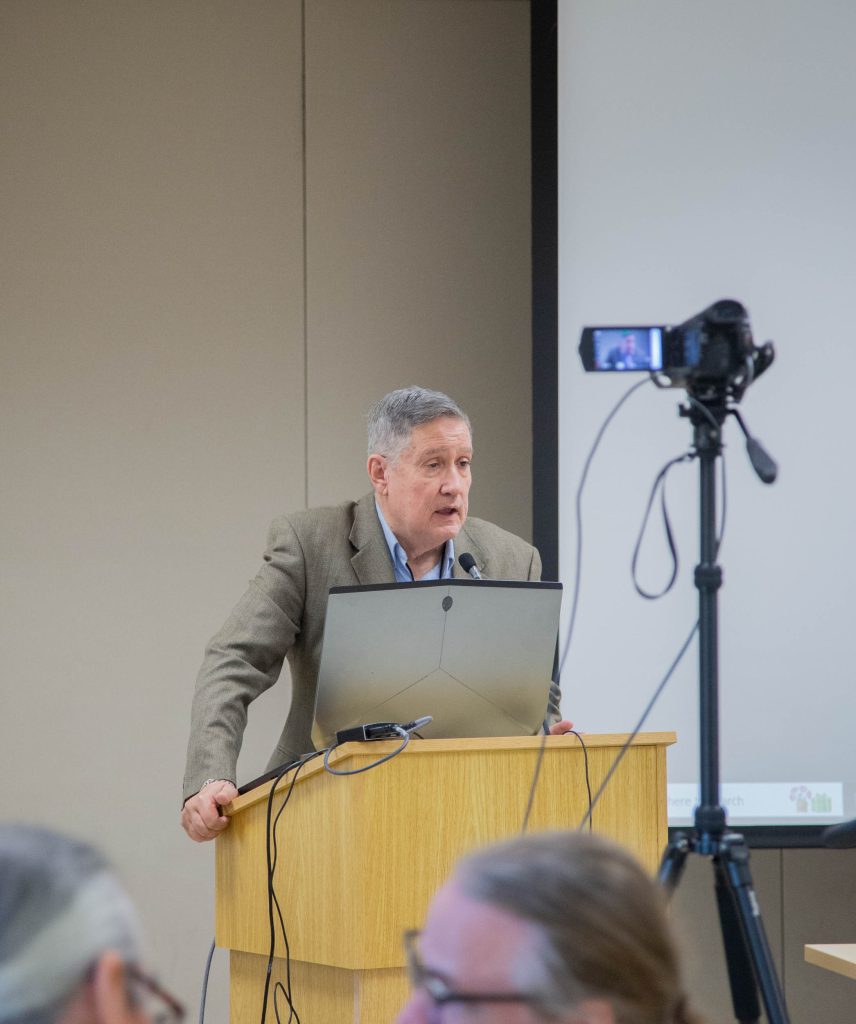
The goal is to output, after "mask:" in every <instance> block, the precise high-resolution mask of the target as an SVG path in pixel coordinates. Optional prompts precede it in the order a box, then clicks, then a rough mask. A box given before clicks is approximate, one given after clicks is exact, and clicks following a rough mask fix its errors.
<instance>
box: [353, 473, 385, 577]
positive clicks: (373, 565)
mask: <svg viewBox="0 0 856 1024" xmlns="http://www.w3.org/2000/svg"><path fill="white" fill-rule="evenodd" d="M349 540H350V542H351V545H352V547H354V548H355V549H356V550H355V553H354V555H353V556H352V558H351V566H352V567H353V570H354V572H355V574H356V577H357V579H358V580H359V581H360V583H361V584H362V585H363V586H367V585H368V584H370V583H395V572H394V571H393V568H392V558H391V557H390V554H389V548H388V547H387V544H386V538H385V537H384V535H383V530H382V529H381V526H380V521H379V520H378V517H377V511H376V510H375V498H374V493H373V492H372V493H371V494H367V495H365V496H364V497H362V498H360V500H359V501H358V502H357V504H356V505H355V507H354V525H353V526H352V527H351V533H350V536H349Z"/></svg>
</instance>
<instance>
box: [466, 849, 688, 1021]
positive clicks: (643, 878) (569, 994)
mask: <svg viewBox="0 0 856 1024" xmlns="http://www.w3.org/2000/svg"><path fill="white" fill-rule="evenodd" d="M456 878H457V880H458V882H459V883H460V885H461V888H462V889H463V891H464V892H465V893H466V894H467V896H469V897H470V898H472V899H476V900H480V901H483V902H485V903H490V904H491V905H493V906H496V907H500V908H502V909H503V910H506V911H508V912H509V913H511V914H513V915H514V916H515V917H518V918H520V919H522V920H524V921H527V922H529V923H531V924H533V925H535V926H536V928H537V930H538V932H539V934H540V936H541V940H542V941H541V943H540V949H539V950H538V953H539V957H538V960H539V964H538V969H539V971H540V973H541V974H542V978H541V979H540V986H539V988H540V994H543V996H544V1006H545V1009H546V1012H547V1014H548V1015H549V1014H554V1015H557V1016H559V1015H561V1014H562V1013H566V1012H567V1011H568V1009H570V1008H572V1007H573V1006H575V1005H576V1004H578V1003H579V1002H580V1001H581V1000H583V999H586V998H602V999H605V1000H606V1001H608V1002H609V1004H610V1005H611V1006H612V1008H613V1012H614V1013H615V1019H616V1021H617V1022H618V1024H699V1022H698V1018H696V1017H695V1016H694V1015H692V1014H691V1013H690V1012H689V1010H688V1008H687V1001H686V997H685V995H684V990H683V985H682V980H681V973H680V966H679V958H678V954H677V949H676V947H675V942H674V938H673V936H672V932H671V928H670V926H669V922H668V919H667V916H666V905H665V896H664V894H663V893H662V890H661V889H660V888H659V887H658V886H657V885H656V883H655V882H654V881H653V879H651V878H650V877H649V876H648V875H647V874H646V873H645V871H644V870H643V868H642V866H641V865H640V864H639V862H638V861H637V860H636V859H635V858H634V857H633V856H632V855H631V854H630V853H628V852H627V851H626V850H624V849H623V848H621V847H620V846H617V845H616V844H615V843H613V842H610V841H608V840H606V839H602V838H600V837H598V836H595V835H591V834H587V833H581V832H545V833H542V834H540V835H537V834H536V835H529V836H522V837H520V838H518V839H512V840H510V841H509V842H505V843H500V844H497V845H494V846H489V847H486V848H485V849H483V850H480V851H478V852H477V853H475V854H472V855H471V856H469V857H468V858H466V859H465V860H463V861H462V862H461V864H460V865H459V867H458V869H457V871H456ZM533 980H534V979H533V978H532V977H531V974H530V977H529V979H528V981H529V985H530V986H531V985H532V983H533Z"/></svg>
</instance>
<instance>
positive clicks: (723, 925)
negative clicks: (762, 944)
mask: <svg viewBox="0 0 856 1024" xmlns="http://www.w3.org/2000/svg"><path fill="white" fill-rule="evenodd" d="M713 865H714V875H715V882H714V885H715V890H716V908H717V910H718V911H719V925H720V930H721V932H722V944H723V946H724V947H725V964H726V966H727V968H728V984H729V987H730V989H731V1005H732V1006H733V1007H734V1017H735V1019H736V1020H738V1021H739V1022H740V1024H754V1022H755V1021H758V1020H760V1019H761V1005H760V1003H759V1002H758V989H757V988H756V986H755V972H754V971H753V970H752V960H751V958H750V955H749V947H748V946H747V945H746V939H745V938H744V936H743V927H742V925H741V924H740V917H739V916H738V912H737V906H736V904H735V897H734V894H733V893H732V891H731V888H730V886H729V884H728V877H727V875H726V872H725V868H724V867H723V866H722V864H721V863H720V861H719V858H718V857H714V860H713Z"/></svg>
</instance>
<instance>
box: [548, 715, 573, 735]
mask: <svg viewBox="0 0 856 1024" xmlns="http://www.w3.org/2000/svg"><path fill="white" fill-rule="evenodd" d="M573 727H574V723H573V722H569V721H568V720H567V718H563V719H562V721H561V722H554V723H553V725H551V726H550V735H551V736H563V735H564V734H565V733H566V732H570V731H571V729H573Z"/></svg>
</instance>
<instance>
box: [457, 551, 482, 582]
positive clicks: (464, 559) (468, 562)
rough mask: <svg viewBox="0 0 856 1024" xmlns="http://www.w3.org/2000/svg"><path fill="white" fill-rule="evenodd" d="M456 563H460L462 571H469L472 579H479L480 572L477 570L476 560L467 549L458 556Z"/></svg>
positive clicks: (480, 576)
mask: <svg viewBox="0 0 856 1024" xmlns="http://www.w3.org/2000/svg"><path fill="white" fill-rule="evenodd" d="M458 563H459V564H460V566H461V568H462V569H463V570H464V572H466V573H469V574H470V576H472V578H473V579H474V580H480V579H481V578H482V574H481V573H480V572H479V571H478V568H477V567H476V560H475V559H474V558H473V556H472V555H471V554H470V553H469V551H465V552H464V553H463V554H462V555H461V556H460V557H459V558H458Z"/></svg>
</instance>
